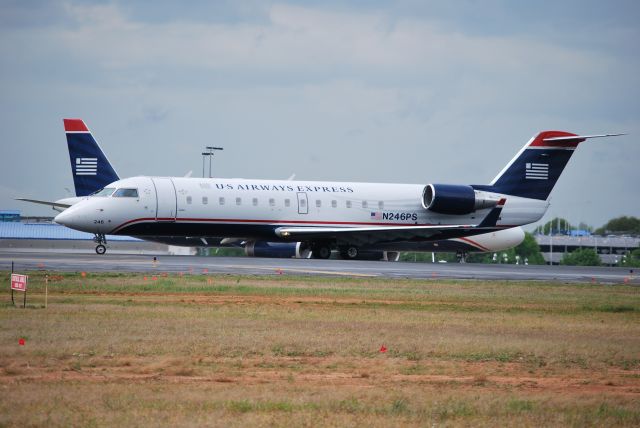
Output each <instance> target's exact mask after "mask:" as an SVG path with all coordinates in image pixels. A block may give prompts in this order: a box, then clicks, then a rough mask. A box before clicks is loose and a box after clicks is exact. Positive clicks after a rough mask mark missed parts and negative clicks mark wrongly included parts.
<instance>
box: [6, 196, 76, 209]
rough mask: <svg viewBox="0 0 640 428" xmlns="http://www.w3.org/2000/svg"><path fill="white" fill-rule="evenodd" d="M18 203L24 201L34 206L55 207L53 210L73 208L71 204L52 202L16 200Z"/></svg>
mask: <svg viewBox="0 0 640 428" xmlns="http://www.w3.org/2000/svg"><path fill="white" fill-rule="evenodd" d="M16 201H24V202H31V203H34V204H41V205H49V206H50V207H53V208H69V207H70V206H71V205H70V204H63V203H60V202H52V201H41V200H39V199H27V198H16Z"/></svg>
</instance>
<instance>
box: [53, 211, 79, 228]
mask: <svg viewBox="0 0 640 428" xmlns="http://www.w3.org/2000/svg"><path fill="white" fill-rule="evenodd" d="M73 217H74V215H73V213H72V212H71V210H69V209H66V210H64V211H62V212H61V213H60V214H58V215H57V216H55V218H54V219H53V222H54V223H58V224H61V225H63V226H67V227H72V225H73Z"/></svg>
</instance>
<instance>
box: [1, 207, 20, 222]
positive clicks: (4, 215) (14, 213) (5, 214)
mask: <svg viewBox="0 0 640 428" xmlns="http://www.w3.org/2000/svg"><path fill="white" fill-rule="evenodd" d="M19 221H20V211H18V210H0V223H5V222H19Z"/></svg>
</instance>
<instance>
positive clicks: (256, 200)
mask: <svg viewBox="0 0 640 428" xmlns="http://www.w3.org/2000/svg"><path fill="white" fill-rule="evenodd" d="M253 206H254V207H257V206H258V198H253Z"/></svg>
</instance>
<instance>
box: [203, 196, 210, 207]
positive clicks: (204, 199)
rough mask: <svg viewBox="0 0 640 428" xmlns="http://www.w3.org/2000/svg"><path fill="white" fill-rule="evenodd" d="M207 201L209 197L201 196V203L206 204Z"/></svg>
mask: <svg viewBox="0 0 640 428" xmlns="http://www.w3.org/2000/svg"><path fill="white" fill-rule="evenodd" d="M208 203H209V198H207V197H206V196H203V197H202V205H207V204H208Z"/></svg>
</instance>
